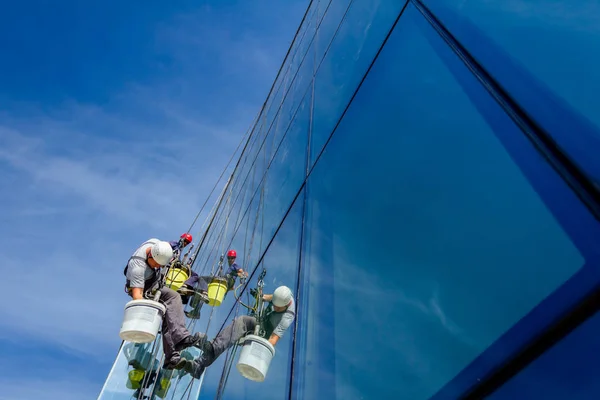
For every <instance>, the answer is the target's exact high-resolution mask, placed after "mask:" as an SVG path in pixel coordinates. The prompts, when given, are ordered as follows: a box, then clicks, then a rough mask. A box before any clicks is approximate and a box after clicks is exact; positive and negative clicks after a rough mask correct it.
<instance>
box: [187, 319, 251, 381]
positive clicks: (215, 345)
mask: <svg viewBox="0 0 600 400" xmlns="http://www.w3.org/2000/svg"><path fill="white" fill-rule="evenodd" d="M255 327H256V318H254V317H250V316H248V315H244V316H241V317H237V318H236V319H234V320H233V322H232V323H231V324H229V325H228V326H227V327H226V328H225V329H223V330H222V331H221V332H220V333H219V334H218V335H217V337H216V338H214V339H213V340H212V342H206V343H204V346H202V356H201V357H200V358H199V359H197V360H194V361H186V362H185V364H184V367H183V368H184V369H185V370H186V371H187V372H189V373H190V374H191V375H192V376H193V377H194V378H196V379H199V378H200V376H202V373H203V372H204V370H205V369H206V367H208V366H209V365H211V364H212V363H213V362H214V361H215V360H216V359H217V358H218V357H219V356H220V355H221V354H222V353H223V352H224V351H225V350H227V349H228V348H230V347H231V346H233V345H234V344H235V343H236V342H237V341H238V340H240V339H241V338H242V337H243V336H244V335H245V334H246V333H248V332H252V331H253V330H254V328H255Z"/></svg>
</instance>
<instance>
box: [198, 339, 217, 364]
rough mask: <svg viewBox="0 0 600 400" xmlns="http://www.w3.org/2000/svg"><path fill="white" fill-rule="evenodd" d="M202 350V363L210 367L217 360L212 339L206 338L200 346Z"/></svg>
mask: <svg viewBox="0 0 600 400" xmlns="http://www.w3.org/2000/svg"><path fill="white" fill-rule="evenodd" d="M200 350H202V356H201V357H200V363H201V364H202V365H204V366H205V367H208V366H209V365H211V364H212V363H213V362H214V361H215V349H214V347H213V344H212V342H211V341H208V340H205V341H204V343H202V346H201V347H200Z"/></svg>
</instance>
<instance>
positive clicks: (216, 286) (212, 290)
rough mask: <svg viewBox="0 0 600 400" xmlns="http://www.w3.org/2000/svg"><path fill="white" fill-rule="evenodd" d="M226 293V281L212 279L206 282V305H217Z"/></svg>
mask: <svg viewBox="0 0 600 400" xmlns="http://www.w3.org/2000/svg"><path fill="white" fill-rule="evenodd" d="M225 293H227V281H226V280H224V279H214V280H213V281H212V282H211V283H209V284H208V305H209V306H214V307H218V306H220V305H221V302H222V301H223V298H224V297H225Z"/></svg>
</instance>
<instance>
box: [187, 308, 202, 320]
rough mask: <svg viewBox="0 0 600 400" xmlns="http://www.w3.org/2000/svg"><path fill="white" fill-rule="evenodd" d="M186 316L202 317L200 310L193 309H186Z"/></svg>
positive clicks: (191, 317) (192, 317)
mask: <svg viewBox="0 0 600 400" xmlns="http://www.w3.org/2000/svg"><path fill="white" fill-rule="evenodd" d="M185 316H186V317H188V318H189V319H200V310H198V309H193V310H190V311H185Z"/></svg>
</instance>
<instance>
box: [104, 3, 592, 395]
mask: <svg viewBox="0 0 600 400" xmlns="http://www.w3.org/2000/svg"><path fill="white" fill-rule="evenodd" d="M476 3H477V4H476ZM521 3H522V2H516V1H487V2H464V1H455V0H443V1H428V0H420V1H419V0H413V1H392V0H379V1H375V2H373V1H366V0H332V1H325V0H321V1H317V0H314V1H312V2H311V3H310V6H309V9H308V10H307V12H306V15H305V18H304V20H303V23H302V25H301V26H300V29H299V30H298V32H297V35H296V37H295V39H294V42H293V44H292V47H291V49H290V52H289V54H288V56H287V57H286V59H285V61H284V63H283V65H282V67H281V70H280V73H279V74H278V77H277V79H276V81H275V82H274V84H273V88H272V91H271V93H270V95H269V98H268V99H267V101H266V103H265V106H264V108H263V109H262V110H261V112H260V115H259V117H258V118H257V121H256V124H255V125H254V127H253V129H252V133H251V135H250V137H249V139H248V143H247V147H246V150H245V151H244V152H243V154H242V155H241V158H240V160H239V163H238V165H237V167H236V169H235V172H234V174H233V176H232V179H231V180H230V182H229V184H228V186H227V187H226V188H225V190H224V192H223V193H224V195H223V200H222V201H221V202H220V203H219V206H218V207H216V209H215V211H214V214H213V216H214V220H213V222H212V224H211V225H210V227H209V229H208V231H207V232H206V239H205V240H204V242H203V243H202V246H201V247H200V249H199V253H198V255H197V257H196V260H195V264H194V269H195V270H196V271H198V272H199V273H200V274H201V275H203V274H210V273H213V272H214V271H215V270H216V268H217V267H218V262H219V257H220V256H221V255H222V254H224V253H225V252H226V251H227V250H228V249H231V248H234V249H236V250H237V252H238V264H239V265H240V266H242V267H243V268H244V269H246V270H247V271H248V272H249V274H250V276H249V278H248V283H247V285H245V286H243V287H242V288H241V289H240V291H239V292H236V293H237V294H238V295H239V296H240V301H241V302H242V303H248V302H249V301H250V295H249V290H250V288H253V287H255V286H256V285H257V282H258V279H259V275H260V274H261V272H266V275H265V278H264V284H265V288H264V290H265V292H266V293H271V292H272V291H273V290H274V289H275V288H276V287H278V286H279V285H286V286H288V287H290V288H291V289H292V291H293V293H294V298H295V301H296V304H297V308H296V319H295V321H294V324H293V325H292V326H291V327H290V328H289V329H288V331H286V333H285V335H284V336H283V337H282V338H281V340H280V341H279V342H278V343H277V345H276V354H275V357H274V359H273V361H272V363H271V366H270V368H269V371H268V375H267V377H266V380H265V382H263V383H256V382H252V381H249V380H247V379H245V378H243V377H242V376H241V375H240V374H239V373H238V371H237V370H236V367H235V363H236V362H237V359H236V357H237V356H238V354H237V353H236V352H235V348H233V349H230V350H229V351H227V352H226V353H224V354H222V355H221V356H220V357H219V358H218V359H217V361H216V362H215V363H214V364H212V365H211V366H210V367H209V368H208V369H207V370H206V372H205V374H204V376H203V379H202V380H201V381H198V380H192V379H191V378H190V377H189V375H186V374H183V373H176V374H175V375H174V376H171V377H165V379H163V380H162V381H161V379H155V381H156V382H159V383H160V382H163V381H164V382H167V381H169V379H170V382H171V383H170V386H169V387H167V388H166V389H165V390H166V393H167V396H169V397H167V398H173V399H180V398H200V399H213V398H214V399H219V398H224V399H226V398H235V399H246V398H247V399H251V398H261V399H284V398H290V399H317V398H323V399H371V398H373V399H375V398H377V399H380V398H390V399H391V398H397V399H414V400H419V399H457V398H482V397H485V396H489V398H493V399H504V398H506V399H508V398H545V399H546V398H547V399H554V398H556V399H559V398H561V399H562V398H574V399H579V398H581V399H584V398H596V397H598V396H600V385H598V383H597V380H596V379H594V377H595V376H596V375H597V372H598V369H599V365H600V364H599V363H598V362H597V361H596V358H595V357H594V354H596V353H597V351H595V350H596V349H597V348H598V347H599V346H600V342H599V341H598V339H597V338H596V337H597V335H596V332H597V331H598V323H599V322H598V321H599V319H598V316H597V315H596V314H595V311H596V310H597V309H598V306H599V305H600V304H597V303H598V301H597V300H594V299H596V298H600V296H597V291H598V287H600V246H598V238H599V237H600V223H599V216H600V212H599V210H600V204H599V203H598V199H600V195H599V193H598V190H599V189H600V185H598V184H597V182H598V181H597V179H598V178H600V162H599V161H598V160H600V158H598V156H597V155H598V154H600V132H599V131H598V126H599V124H600V120H598V117H597V116H596V115H595V114H594V112H593V111H594V109H593V107H592V105H593V104H594V102H593V97H594V96H595V94H594V93H596V92H597V89H600V69H598V68H595V67H594V65H595V64H594V63H596V64H597V62H596V61H597V60H596V59H595V58H594V57H595V56H594V54H595V52H594V51H593V46H594V43H595V41H597V39H598V38H599V37H600V36H599V35H598V34H597V29H595V28H594V27H595V25H594V22H597V21H595V20H594V18H596V17H597V15H599V14H598V13H597V12H596V13H594V12H593V11H594V10H595V9H596V11H597V6H596V5H594V4H595V3H594V2H585V1H584V2H568V1H563V0H540V1H537V2H535V3H536V4H535V6H534V5H522V4H521ZM525 37H527V38H529V39H528V40H523V38H525ZM596 58H597V57H596ZM565 75H568V76H569V77H570V78H569V79H566V78H565ZM204 233H205V232H200V234H199V235H198V234H197V235H198V236H202V235H203V234H204ZM590 299H591V300H590ZM188 307H189V306H188ZM245 314H247V310H246V309H245V308H244V307H243V306H242V305H241V304H240V302H236V299H235V296H234V293H231V292H230V293H228V294H227V296H226V297H225V300H224V302H223V303H222V304H221V305H220V306H219V307H209V306H205V307H203V309H202V315H201V317H200V319H196V320H190V321H189V323H190V325H189V326H190V329H191V330H193V331H202V332H207V333H208V336H209V337H211V338H212V337H214V336H215V335H216V334H217V333H218V332H219V331H220V330H221V329H223V328H224V327H225V326H227V325H228V324H229V323H231V322H232V321H233V319H234V318H236V317H237V316H240V315H245ZM148 346H150V345H148ZM132 349H133V347H132V345H131V344H129V343H125V344H124V345H123V346H122V349H121V351H120V352H119V356H118V358H117V361H116V363H115V366H114V367H113V370H112V371H111V373H110V375H109V378H108V380H107V382H106V385H105V387H104V389H103V392H102V394H101V396H100V398H101V399H130V398H132V395H134V389H131V388H130V387H129V386H131V385H130V384H129V386H128V382H127V379H128V378H130V377H131V372H130V371H132V370H134V369H135V365H132V363H131V362H130V361H131V358H132V357H134V355H132V354H134V353H135V354H137V353H139V351H138V352H137V353H136V352H134V351H133V350H132ZM137 350H140V349H137ZM137 350H136V351H137ZM151 350H152V349H151V348H150V350H148V351H150V353H151ZM190 352H193V350H190ZM140 354H141V353H140ZM154 354H158V355H160V349H158V350H157V351H156V352H155V353H154ZM189 356H190V357H192V356H197V354H190V355H189ZM144 360H145V361H144V362H147V363H150V364H151V363H152V362H156V360H155V359H154V358H153V356H152V354H150V355H149V356H146V358H144ZM153 360H154V361H153ZM166 378H169V379H166ZM165 385H166V384H165ZM184 391H185V393H184ZM481 393H485V396H482V395H481ZM138 394H139V393H138ZM156 396H157V395H156V394H155V397H154V398H163V397H160V396H158V397H156ZM186 396H191V397H186ZM133 398H136V397H133ZM139 398H141V397H139Z"/></svg>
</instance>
